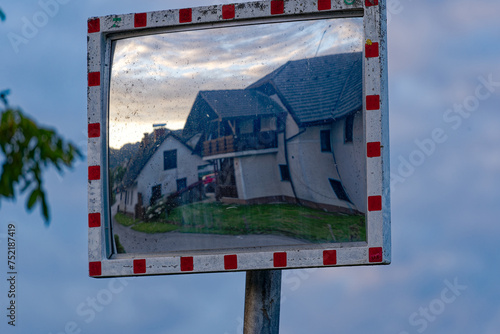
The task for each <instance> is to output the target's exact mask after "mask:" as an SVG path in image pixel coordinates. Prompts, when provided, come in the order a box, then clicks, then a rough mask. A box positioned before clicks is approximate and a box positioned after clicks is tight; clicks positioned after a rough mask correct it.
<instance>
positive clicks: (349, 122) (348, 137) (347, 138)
mask: <svg viewBox="0 0 500 334" xmlns="http://www.w3.org/2000/svg"><path fill="white" fill-rule="evenodd" d="M353 128H354V115H349V116H347V117H346V119H345V129H344V143H352V137H353Z"/></svg>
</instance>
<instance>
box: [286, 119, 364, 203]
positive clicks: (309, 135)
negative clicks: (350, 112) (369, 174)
mask: <svg viewBox="0 0 500 334" xmlns="http://www.w3.org/2000/svg"><path fill="white" fill-rule="evenodd" d="M360 119H361V117H357V118H355V125H354V131H353V132H354V138H355V140H358V139H359V140H363V131H362V130H363V127H362V121H361V124H359V123H360ZM344 122H345V119H342V120H340V121H338V122H334V123H332V124H328V125H322V126H311V127H307V128H305V131H304V129H302V131H303V132H302V133H301V134H299V135H298V136H297V137H295V138H293V139H292V140H289V141H288V161H289V165H290V173H291V176H292V182H293V184H294V187H295V192H296V194H297V197H298V198H300V199H303V200H307V201H312V202H315V203H322V204H328V205H336V206H341V207H345V208H352V209H356V210H359V211H364V205H363V200H362V199H361V197H362V196H364V197H366V191H364V185H362V184H364V179H363V178H361V177H360V174H359V172H360V170H361V169H362V168H361V166H358V165H359V163H358V162H359V160H360V159H361V160H362V161H364V160H363V159H364V156H361V155H359V153H356V152H355V149H354V148H355V147H356V148H358V146H359V143H356V144H353V143H348V144H344ZM360 125H361V126H360ZM292 130H293V128H292V129H291V131H290V134H292V133H293V131H292ZM321 130H330V131H331V140H332V142H331V144H332V151H333V152H322V151H321V139H320V132H321ZM334 154H335V159H334ZM335 162H337V165H336V164H335ZM351 169H353V170H351ZM329 179H335V180H338V181H340V182H341V183H342V184H343V186H344V189H345V191H346V193H347V195H348V196H349V198H350V199H351V201H352V202H353V203H349V202H347V201H343V200H339V199H338V198H337V196H336V195H335V192H334V191H333V189H332V186H331V184H330V181H329ZM365 201H366V200H365ZM358 205H359V207H358Z"/></svg>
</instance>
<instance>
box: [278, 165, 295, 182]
mask: <svg viewBox="0 0 500 334" xmlns="http://www.w3.org/2000/svg"><path fill="white" fill-rule="evenodd" d="M279 168H280V175H281V181H288V182H291V181H292V178H291V176H290V168H289V167H288V165H279Z"/></svg>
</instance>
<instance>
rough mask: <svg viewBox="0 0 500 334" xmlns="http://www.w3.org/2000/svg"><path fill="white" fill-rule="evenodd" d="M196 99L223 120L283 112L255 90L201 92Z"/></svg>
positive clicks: (277, 105)
mask: <svg viewBox="0 0 500 334" xmlns="http://www.w3.org/2000/svg"><path fill="white" fill-rule="evenodd" d="M198 98H202V99H204V100H205V101H206V102H207V103H208V104H209V105H210V107H211V109H212V110H213V111H214V112H215V113H216V114H217V115H219V117H220V118H225V119H228V118H239V117H246V116H248V117H250V116H257V115H275V114H278V113H280V112H284V110H283V108H282V107H281V106H280V105H279V104H278V103H276V102H275V101H274V100H273V99H271V98H270V97H269V96H267V95H265V94H263V93H261V92H259V91H256V90H248V89H233V90H212V91H201V92H200V93H199V96H198Z"/></svg>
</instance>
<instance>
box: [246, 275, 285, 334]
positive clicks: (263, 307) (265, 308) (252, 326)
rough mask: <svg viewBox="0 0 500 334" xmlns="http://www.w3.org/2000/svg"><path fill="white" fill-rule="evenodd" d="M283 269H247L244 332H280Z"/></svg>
mask: <svg viewBox="0 0 500 334" xmlns="http://www.w3.org/2000/svg"><path fill="white" fill-rule="evenodd" d="M280 303H281V270H254V271H247V275H246V286H245V319H244V329H243V333H244V334H278V333H279V326H280Z"/></svg>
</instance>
